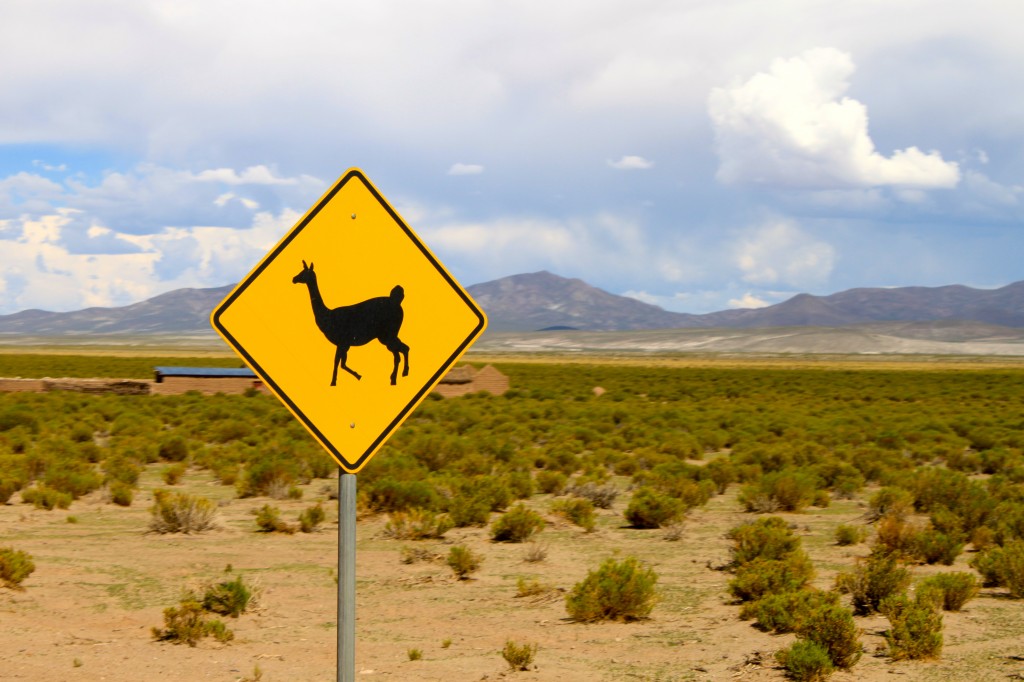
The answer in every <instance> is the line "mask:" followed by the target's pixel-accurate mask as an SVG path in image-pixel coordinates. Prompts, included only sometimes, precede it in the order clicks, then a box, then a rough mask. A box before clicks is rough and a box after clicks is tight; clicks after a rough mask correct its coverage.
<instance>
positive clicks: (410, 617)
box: [0, 467, 1024, 682]
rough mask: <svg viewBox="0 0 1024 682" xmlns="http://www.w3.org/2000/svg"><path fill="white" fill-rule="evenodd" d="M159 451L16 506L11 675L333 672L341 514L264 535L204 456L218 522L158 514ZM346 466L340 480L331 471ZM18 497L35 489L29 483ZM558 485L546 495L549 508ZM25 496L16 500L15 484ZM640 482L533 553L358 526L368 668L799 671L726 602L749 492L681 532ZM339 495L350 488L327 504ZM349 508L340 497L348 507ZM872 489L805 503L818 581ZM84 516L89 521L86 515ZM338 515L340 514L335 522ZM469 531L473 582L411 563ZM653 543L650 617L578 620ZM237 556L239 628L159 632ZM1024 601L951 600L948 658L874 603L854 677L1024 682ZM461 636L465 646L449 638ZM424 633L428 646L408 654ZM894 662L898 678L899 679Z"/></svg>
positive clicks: (694, 516)
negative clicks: (913, 644)
mask: <svg viewBox="0 0 1024 682" xmlns="http://www.w3.org/2000/svg"><path fill="white" fill-rule="evenodd" d="M157 471H158V468H157V467H154V468H151V469H150V470H149V471H148V472H147V473H146V474H145V475H144V477H143V485H142V489H143V491H142V492H141V493H139V494H138V495H137V496H136V501H135V503H134V505H133V506H132V507H130V508H127V509H123V508H119V507H115V506H112V505H110V504H107V503H104V502H103V500H102V499H101V496H100V495H99V494H98V493H97V494H94V495H93V496H90V497H89V498H85V499H83V500H80V501H78V502H76V503H75V504H73V505H72V507H71V509H70V510H67V511H61V510H56V511H52V512H47V511H41V510H34V509H32V508H31V507H29V506H27V505H23V504H10V505H6V506H0V545H2V546H13V547H15V548H17V549H22V550H25V551H28V552H29V553H31V554H32V555H33V556H34V558H35V562H36V565H37V570H36V572H35V573H34V574H33V575H32V576H30V577H29V578H28V579H27V580H26V581H25V584H24V587H25V589H24V591H20V592H15V591H11V590H8V589H0V628H2V629H0V632H2V635H0V679H3V680H4V681H5V682H8V681H29V680H30V681H38V682H61V681H65V680H67V681H77V680H88V681H90V682H91V681H96V680H104V681H109V682H139V681H140V680H142V681H148V680H160V681H161V682H176V681H182V682H192V681H195V680H217V681H224V682H238V681H240V680H245V679H253V673H254V671H255V668H256V667H257V666H258V667H259V668H260V670H261V671H262V679H263V680H264V681H266V682H284V681H287V682H303V681H307V680H308V681H314V680H315V681H324V682H326V681H328V680H333V679H335V677H334V676H335V667H334V666H335V663H334V661H335V658H334V657H335V642H336V635H337V633H336V616H335V613H336V611H335V609H336V596H335V595H336V592H335V589H336V586H335V582H334V570H335V567H336V538H337V535H336V529H337V526H336V525H334V524H332V523H328V524H327V525H326V528H325V530H322V531H321V532H318V533H315V534H311V535H304V534H301V533H299V534H295V535H290V536H289V535H281V534H269V535H268V534H260V533H256V532H255V524H254V522H253V516H252V514H251V510H253V509H255V508H256V507H259V506H261V505H263V504H266V503H267V502H268V500H267V499H265V498H258V499H250V500H239V499H235V498H234V490H233V489H231V488H226V487H223V486H219V485H216V484H214V483H213V482H212V481H211V479H210V477H209V475H208V474H206V473H204V472H190V473H189V474H188V476H187V477H186V480H185V484H184V486H182V487H183V489H186V490H188V491H189V492H193V493H200V494H203V495H206V496H208V497H211V498H214V499H217V500H218V501H220V503H221V505H222V506H221V508H220V521H221V528H220V529H219V530H216V531H213V532H208V533H203V534H200V535H193V536H182V535H166V536H160V535H153V534H146V533H145V532H144V531H145V529H146V526H147V522H148V519H149V513H148V507H149V505H150V503H151V500H152V494H151V491H152V489H153V488H154V487H155V486H156V485H157V484H158V482H159V479H158V475H157ZM333 484H334V483H333V482H332V485H333ZM324 486H325V482H323V481H317V482H314V483H312V484H310V485H309V486H306V488H305V498H304V499H303V500H301V501H270V502H271V503H273V504H276V505H278V506H279V507H281V509H282V510H283V511H284V512H285V516H286V518H288V520H291V521H294V520H295V518H296V517H297V516H298V513H299V511H301V510H302V509H305V508H306V507H308V506H310V505H311V504H312V503H313V501H314V500H315V499H317V498H319V497H323V495H324V492H323V491H324ZM14 500H17V496H15V498H14ZM549 500H550V498H549V496H547V495H538V496H536V497H535V498H534V499H533V500H532V501H531V504H532V505H533V506H534V507H535V508H536V509H538V510H541V511H544V512H545V513H546V510H547V508H548V505H549ZM12 501H13V500H12ZM625 502H626V500H625V495H622V496H620V497H619V499H618V500H617V501H616V504H615V506H614V508H613V509H612V510H610V511H601V513H600V523H599V527H598V529H597V531H596V532H594V533H591V534H586V533H584V532H583V531H581V530H580V529H578V528H576V527H574V526H571V525H569V524H567V523H565V522H560V521H557V520H556V519H555V518H554V517H551V516H550V515H548V518H549V519H550V521H551V522H550V523H549V525H548V527H547V528H546V529H545V530H544V531H543V532H542V533H541V534H540V535H539V536H538V542H539V543H541V544H543V545H544V546H546V547H547V550H548V554H547V559H546V560H545V561H543V562H540V563H527V562H525V561H524V560H523V554H524V548H525V546H524V545H516V544H494V543H491V542H489V540H488V534H487V531H486V529H483V528H480V529H455V530H453V531H450V532H449V533H448V534H447V536H446V538H445V540H444V541H442V542H420V543H411V542H401V541H396V540H391V539H386V538H384V537H383V536H382V533H381V531H382V529H383V527H384V524H385V521H386V519H385V518H381V517H374V518H367V519H363V520H361V521H360V523H359V525H358V534H359V541H358V560H357V561H358V567H357V594H358V629H357V653H356V669H357V676H358V678H359V679H365V680H368V681H370V680H402V681H405V680H443V681H445V682H460V681H463V680H484V679H487V680H497V679H499V678H510V679H522V680H535V681H538V682H540V681H557V682H594V681H601V680H609V681H611V680H651V681H655V680H657V681H661V682H669V681H677V680H751V681H756V680H781V679H783V677H784V676H783V674H782V671H781V670H780V669H779V668H778V667H777V666H776V665H775V664H774V661H773V658H772V653H773V652H774V651H775V650H777V649H779V648H781V647H783V646H786V645H787V644H788V643H789V642H790V641H791V638H792V635H782V636H776V635H769V634H765V633H762V632H759V631H758V630H756V629H754V628H753V627H752V626H751V625H750V623H749V622H743V621H740V620H739V619H738V617H737V614H738V611H739V608H738V607H737V606H736V605H733V604H730V603H728V598H727V596H726V593H725V586H726V583H727V581H728V579H729V575H728V574H727V573H725V572H722V571H720V570H714V569H713V568H712V567H714V566H718V565H722V564H724V563H725V562H726V560H727V558H728V542H727V540H726V539H725V538H724V537H723V536H724V533H725V532H726V531H727V530H728V529H729V528H730V527H732V526H734V525H736V524H737V523H740V522H741V521H743V520H746V519H749V518H750V516H749V515H746V514H743V513H741V512H740V511H739V505H738V504H737V503H736V501H735V496H734V493H730V494H727V495H724V496H720V497H717V498H715V499H713V500H712V501H711V502H710V503H709V504H708V505H707V507H706V508H704V509H701V510H698V511H695V512H693V513H691V514H690V516H689V518H688V520H687V522H686V525H685V530H684V533H683V537H682V539H681V540H679V541H676V542H669V541H666V540H665V539H664V537H663V533H662V531H657V530H653V531H641V530H633V529H628V528H624V527H623V522H622V517H621V511H622V509H624V507H625ZM328 504H329V505H334V504H335V503H334V502H330V503H328ZM331 509H333V506H331ZM862 511H863V509H862V507H861V506H860V503H858V501H856V500H853V501H850V500H845V501H837V502H835V503H833V505H832V506H831V507H830V508H828V509H824V510H813V511H812V512H809V513H803V514H787V515H785V517H786V518H787V519H788V520H789V521H791V522H792V523H794V524H796V525H797V527H798V532H799V534H800V535H801V537H802V539H803V543H804V546H805V547H806V549H807V550H808V551H809V553H810V554H811V556H812V558H813V559H814V561H815V564H816V566H817V567H818V573H819V575H818V578H817V580H816V584H818V585H819V586H821V587H828V586H829V585H831V582H832V580H833V577H834V575H835V573H836V571H837V570H839V569H841V568H843V567H845V566H849V565H851V564H852V562H853V559H854V557H855V556H858V555H864V554H866V553H867V546H866V545H859V546H855V547H847V548H844V547H837V546H836V545H835V544H834V543H833V542H832V540H831V538H832V533H833V529H834V528H835V526H836V525H837V524H839V523H850V522H859V519H860V516H861V514H862ZM69 517H73V518H74V519H75V520H76V522H74V523H69V522H68V519H69ZM332 520H334V515H333V513H332V515H330V516H329V521H332ZM454 543H466V544H468V545H470V546H471V547H472V548H473V549H474V550H475V551H477V552H479V553H481V554H482V555H484V557H485V560H484V563H483V566H482V568H481V570H480V571H479V572H478V573H477V574H476V575H475V579H472V580H468V581H462V582H459V581H456V580H454V579H453V578H452V576H451V572H450V571H449V569H448V568H447V566H446V565H445V564H444V562H443V560H436V561H425V562H419V563H414V564H403V563H402V562H401V561H400V556H401V549H402V547H404V546H411V545H415V546H416V547H422V548H426V549H428V550H430V551H432V552H433V553H435V554H437V555H443V554H446V553H447V551H448V547H449V546H450V545H451V544H454ZM616 554H618V555H620V556H627V555H636V556H637V557H639V558H641V559H643V560H644V561H647V562H649V563H650V564H651V565H653V566H654V568H655V570H656V571H657V572H658V574H659V576H660V580H659V585H660V588H661V601H660V603H659V605H658V606H657V607H656V608H655V610H654V612H653V614H652V618H651V619H650V620H647V621H644V622H639V623H630V624H622V623H607V624H593V625H583V624H578V623H572V622H569V621H568V620H567V619H566V612H565V606H564V591H566V590H568V589H571V588H572V586H573V584H575V583H576V582H577V581H579V580H580V579H582V578H583V577H584V576H585V575H586V573H587V571H588V570H589V569H591V568H595V567H596V566H597V565H598V564H599V563H600V562H601V561H602V560H603V559H605V558H606V557H609V556H612V555H616ZM968 558H969V556H968V555H966V554H965V555H962V556H961V557H960V558H959V559H958V561H957V564H956V566H955V567H954V568H946V567H939V568H934V567H920V568H917V569H915V575H916V577H917V578H918V579H919V578H920V577H923V576H924V575H926V574H930V573H933V572H936V571H939V570H954V569H956V570H969V569H967V568H966V563H967V560H968ZM229 564H230V565H231V567H232V569H233V572H234V574H241V575H243V576H245V577H246V579H247V580H249V581H251V582H252V581H254V582H257V583H258V584H259V585H260V586H261V587H262V597H261V600H260V607H259V609H258V610H257V611H256V613H253V614H245V615H243V616H242V617H241V618H239V619H237V620H233V619H228V620H229V623H228V624H229V626H230V627H231V628H233V629H234V631H235V635H236V639H235V640H234V641H233V642H231V643H230V644H226V645H224V644H217V643H215V642H214V641H213V640H210V639H208V640H204V641H203V642H201V643H200V644H199V646H197V647H195V648H189V647H187V646H183V645H174V644H169V643H162V642H156V641H154V640H153V639H152V638H151V636H150V629H151V628H152V627H153V626H158V625H162V611H163V609H164V608H165V607H168V606H172V605H174V604H175V603H176V602H177V599H178V597H179V596H180V595H181V593H182V591H183V590H184V589H185V588H187V587H190V586H197V585H199V584H200V583H202V582H204V581H208V580H211V579H214V578H219V577H221V576H223V575H224V570H225V568H226V566H228V565H229ZM520 577H524V578H527V579H539V580H541V581H542V582H544V583H546V584H549V585H550V586H551V587H552V592H551V593H550V594H549V595H548V596H546V597H540V598H516V596H515V594H516V582H517V580H518V579H519V578H520ZM1022 616H1024V602H1021V601H1013V600H1009V599H1007V598H1005V596H1004V594H1003V592H1002V591H1001V590H984V591H983V592H982V594H981V596H980V597H979V598H977V599H975V600H974V601H972V602H970V603H968V605H967V607H966V608H965V609H964V611H962V612H960V613H947V614H946V615H945V624H946V629H945V639H946V646H945V649H944V651H943V654H942V658H941V659H940V660H937V661H931V662H898V663H894V662H892V661H890V660H889V659H888V658H887V657H886V656H885V655H884V654H883V653H881V652H882V650H884V640H883V638H882V637H881V632H882V631H883V630H884V629H885V628H886V626H887V621H886V620H885V619H884V618H882V617H870V618H864V619H858V620H859V623H860V626H861V627H862V628H863V630H864V636H863V641H864V645H865V648H866V651H867V653H866V654H865V656H864V657H863V658H862V660H861V661H860V662H859V663H858V664H857V665H856V666H855V667H854V668H853V669H852V671H851V672H848V673H839V674H836V675H835V676H834V677H833V678H832V679H833V680H836V681H837V682H850V681H852V680H868V681H874V680H889V679H901V680H905V681H907V682H910V681H913V680H922V681H923V680H972V681H973V680H998V679H1024V677H1022V676H1024V617H1022ZM508 639H512V640H514V641H516V642H518V643H537V644H538V645H539V650H538V653H537V656H536V666H535V669H533V670H530V671H527V672H518V673H513V672H509V671H508V670H507V666H506V665H505V663H504V661H503V660H502V658H501V656H500V654H499V652H500V650H501V648H502V646H503V645H504V644H505V642H506V640H508ZM446 640H450V644H449V645H448V646H447V647H446V646H444V644H445V643H446ZM410 649H419V650H421V651H422V653H423V658H422V660H418V661H410V660H409V655H408V652H409V650H410ZM894 675H898V676H899V677H896V678H894V677H893V676H894Z"/></svg>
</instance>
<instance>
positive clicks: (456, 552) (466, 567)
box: [446, 545, 483, 580]
mask: <svg viewBox="0 0 1024 682" xmlns="http://www.w3.org/2000/svg"><path fill="white" fill-rule="evenodd" d="M482 562H483V559H482V558H481V557H480V556H479V555H478V554H476V553H475V552H473V550H471V549H470V548H469V547H466V546H465V545H455V546H453V547H452V548H451V549H450V550H448V558H447V559H446V563H447V564H448V567H449V568H451V569H452V573H454V574H455V577H456V578H458V579H459V580H468V579H469V576H470V574H472V573H476V572H477V570H479V568H480V564H481V563H482Z"/></svg>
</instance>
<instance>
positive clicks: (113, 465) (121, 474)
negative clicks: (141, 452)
mask: <svg viewBox="0 0 1024 682" xmlns="http://www.w3.org/2000/svg"><path fill="white" fill-rule="evenodd" d="M102 469H103V473H104V480H105V482H107V483H110V482H111V481H120V482H121V483H126V484H128V485H129V486H133V485H135V484H136V483H138V482H139V475H140V474H141V473H142V465H141V464H140V463H139V461H138V460H137V459H134V458H131V457H124V456H122V455H115V456H113V457H108V458H107V459H106V461H104V462H103V466H102Z"/></svg>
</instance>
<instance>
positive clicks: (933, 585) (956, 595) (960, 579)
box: [917, 571, 978, 611]
mask: <svg viewBox="0 0 1024 682" xmlns="http://www.w3.org/2000/svg"><path fill="white" fill-rule="evenodd" d="M917 591H918V594H920V595H922V598H925V596H927V597H928V598H930V599H932V600H933V601H934V602H935V603H936V604H937V605H938V606H939V607H941V608H942V610H943V611H959V610H960V609H962V608H963V606H964V604H966V603H967V602H968V601H970V600H971V599H974V598H975V597H976V596H978V579H977V578H975V577H974V574H973V573H964V572H959V571H958V572H956V573H939V574H937V575H933V576H931V577H930V578H925V579H924V580H923V581H921V584H920V585H919V586H918V588H917Z"/></svg>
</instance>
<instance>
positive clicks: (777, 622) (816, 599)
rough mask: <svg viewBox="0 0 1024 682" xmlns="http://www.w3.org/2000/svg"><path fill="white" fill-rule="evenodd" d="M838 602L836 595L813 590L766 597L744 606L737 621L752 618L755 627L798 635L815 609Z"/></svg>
mask: <svg viewBox="0 0 1024 682" xmlns="http://www.w3.org/2000/svg"><path fill="white" fill-rule="evenodd" d="M838 603H839V594H838V593H836V592H822V591H820V590H815V589H804V590H797V591H795V592H781V593H777V594H766V595H764V596H763V597H761V598H760V599H758V600H757V601H751V602H747V603H745V604H744V605H743V608H741V609H740V618H741V619H742V620H750V619H753V620H755V621H756V623H757V626H758V628H760V629H762V630H766V631H769V632H779V633H782V632H799V631H800V630H801V629H802V627H803V625H804V622H805V621H806V620H807V618H808V617H809V616H810V615H811V613H813V612H814V611H815V610H817V609H819V608H821V607H822V606H826V605H836V604H838Z"/></svg>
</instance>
